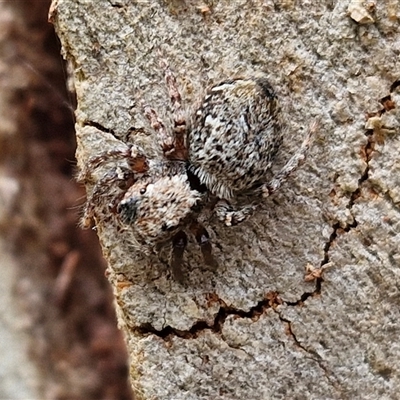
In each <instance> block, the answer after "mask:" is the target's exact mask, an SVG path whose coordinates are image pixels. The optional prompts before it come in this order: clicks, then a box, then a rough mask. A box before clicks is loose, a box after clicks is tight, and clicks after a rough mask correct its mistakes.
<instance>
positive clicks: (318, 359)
mask: <svg viewBox="0 0 400 400" xmlns="http://www.w3.org/2000/svg"><path fill="white" fill-rule="evenodd" d="M278 316H279V319H280V320H281V321H282V322H284V323H285V324H286V326H287V333H288V334H289V336H290V337H291V338H292V339H293V342H294V343H295V345H296V346H297V347H299V348H300V349H301V350H302V351H304V352H305V353H306V354H307V357H308V358H309V359H310V360H312V361H314V362H315V363H317V364H318V366H319V368H320V369H321V370H322V371H323V373H324V375H325V377H326V379H327V380H328V382H329V383H330V384H331V385H332V386H333V387H335V388H336V389H337V390H338V391H341V390H340V387H339V386H338V383H337V382H336V381H334V380H332V373H331V371H328V369H327V368H326V366H325V365H324V363H323V359H322V358H321V356H320V355H319V354H318V353H317V352H315V351H313V350H310V349H307V348H306V347H305V346H303V345H302V344H301V342H300V341H299V339H297V337H296V335H295V333H294V332H293V329H292V321H290V320H288V319H286V318H284V317H283V316H282V315H281V314H280V313H279V312H278Z"/></svg>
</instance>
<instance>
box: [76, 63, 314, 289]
mask: <svg viewBox="0 0 400 400" xmlns="http://www.w3.org/2000/svg"><path fill="white" fill-rule="evenodd" d="M161 67H162V69H163V70H164V73H165V79H166V84H167V87H168V92H169V97H170V101H171V104H172V109H173V128H172V129H169V130H168V129H167V128H166V125H165V124H164V123H163V122H162V121H161V120H160V118H159V117H158V116H157V114H156V112H155V111H154V110H153V109H152V108H151V107H150V106H149V105H147V104H143V109H144V114H145V116H146V118H147V119H148V121H149V123H150V125H151V127H152V129H153V130H154V132H155V139H156V140H155V143H156V146H161V149H160V150H161V154H162V159H156V160H154V159H149V158H148V157H146V155H145V153H144V151H143V150H142V149H141V148H139V147H138V146H136V145H131V146H129V147H127V148H126V150H113V151H107V152H104V153H103V154H100V155H98V156H97V157H94V158H91V159H90V160H89V161H88V162H87V163H86V165H85V168H84V169H83V171H82V172H81V175H80V178H81V179H82V180H84V181H88V180H89V179H90V177H91V174H92V172H93V171H94V170H95V169H96V168H98V167H100V166H101V165H103V164H105V163H109V162H115V161H117V160H121V159H122V160H125V163H126V164H125V165H127V166H126V167H117V168H114V169H111V170H109V171H108V172H107V173H106V174H105V175H104V176H103V177H102V178H101V179H100V180H99V181H98V182H97V183H95V185H94V187H93V190H92V191H91V194H90V195H89V196H88V200H87V203H86V206H85V211H84V217H83V221H84V225H86V226H88V225H90V222H91V220H92V219H93V218H94V219H95V220H96V222H97V220H98V219H104V218H105V216H112V218H114V219H115V220H116V221H117V222H118V225H119V226H122V227H123V229H131V230H132V233H133V237H134V240H135V243H134V245H135V246H136V248H137V249H138V250H140V251H145V252H146V251H147V252H152V251H154V250H157V249H159V248H160V246H162V245H163V244H165V243H166V242H168V241H170V240H172V252H171V261H170V263H171V268H172V273H173V276H174V277H175V279H177V280H179V281H182V279H183V274H182V269H181V265H182V261H183V256H184V251H185V247H186V245H187V240H188V239H187V235H186V233H187V232H191V233H192V234H194V236H195V238H196V240H197V242H198V244H199V245H200V249H201V252H202V254H203V257H204V260H205V263H206V264H208V265H210V266H212V267H214V268H215V267H216V262H215V260H214V257H213V255H212V251H211V250H212V249H211V243H210V238H209V235H208V233H207V231H206V229H205V228H204V227H203V226H202V224H201V223H199V222H198V218H199V217H200V216H201V214H202V213H203V214H204V213H205V212H213V213H215V215H216V216H217V217H218V218H219V219H220V220H221V221H223V222H224V223H225V225H227V226H230V225H235V224H237V223H239V222H241V221H243V220H244V219H246V218H247V217H248V216H249V215H251V214H252V213H253V212H254V210H255V209H256V207H257V203H260V201H261V200H262V198H263V197H264V198H265V197H268V196H270V195H271V194H272V193H274V192H275V191H277V190H278V189H279V188H280V187H281V186H282V184H283V182H285V180H286V178H287V177H288V176H289V174H290V173H291V172H293V171H294V170H295V169H296V168H297V167H298V166H299V165H300V163H301V162H302V161H303V160H304V159H305V156H306V152H307V150H308V148H309V146H310V141H311V136H312V134H313V133H314V131H315V130H316V124H313V125H312V126H311V127H310V129H309V131H308V133H307V135H306V137H305V139H304V141H303V143H302V145H301V147H300V148H299V149H298V150H297V152H296V153H295V154H294V155H293V156H292V157H291V158H290V160H289V161H288V162H287V163H286V165H285V166H284V167H283V168H282V169H281V171H280V172H278V173H277V174H276V175H275V176H274V177H273V178H272V180H270V181H267V178H266V173H267V172H270V170H271V166H272V163H273V160H274V157H275V155H276V153H277V152H278V150H279V148H280V145H281V142H282V138H283V130H282V128H281V117H280V109H279V104H278V101H277V97H276V95H275V93H274V91H273V89H272V88H271V86H270V85H269V83H268V81H267V80H266V77H265V76H264V75H256V76H254V77H249V78H236V79H230V80H226V81H223V82H221V83H218V84H217V85H214V86H212V87H211V88H209V90H208V91H207V93H206V95H205V97H204V98H203V100H202V104H201V106H200V107H199V108H198V109H197V111H196V112H195V113H194V115H193V116H192V118H191V121H187V120H186V118H185V112H184V109H183V107H182V104H181V96H180V93H179V91H178V88H177V83H176V79H175V77H174V75H173V74H172V72H171V70H170V68H169V66H168V64H167V62H166V61H165V60H162V61H161Z"/></svg>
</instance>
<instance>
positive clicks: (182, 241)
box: [170, 231, 188, 283]
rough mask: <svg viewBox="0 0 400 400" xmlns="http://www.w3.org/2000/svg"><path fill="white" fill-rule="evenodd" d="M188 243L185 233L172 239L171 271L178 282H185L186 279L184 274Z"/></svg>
mask: <svg viewBox="0 0 400 400" xmlns="http://www.w3.org/2000/svg"><path fill="white" fill-rule="evenodd" d="M187 243H188V239H187V235H186V233H185V232H183V231H179V232H178V233H176V234H175V235H174V237H173V238H172V252H171V261H170V266H171V271H172V275H173V277H174V279H176V280H177V281H178V282H181V283H182V282H184V280H185V277H184V274H183V272H182V264H183V255H184V253H185V249H186V246H187Z"/></svg>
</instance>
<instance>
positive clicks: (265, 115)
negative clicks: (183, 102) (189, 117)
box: [187, 76, 282, 199]
mask: <svg viewBox="0 0 400 400" xmlns="http://www.w3.org/2000/svg"><path fill="white" fill-rule="evenodd" d="M281 142H282V131H281V125H280V112H279V106H278V103H277V98H276V96H275V93H274V91H273V89H272V88H271V86H270V85H269V83H268V81H267V80H266V79H265V78H264V77H263V76H258V77H255V78H247V79H235V80H228V81H225V82H221V83H220V84H218V85H216V86H213V87H211V88H210V89H209V91H208V92H207V94H206V96H205V98H204V101H203V104H202V105H201V107H200V108H199V109H198V111H197V112H196V113H195V115H194V121H193V123H192V129H191V130H190V131H189V133H188V140H187V146H188V150H189V163H190V166H191V167H190V168H191V170H192V172H193V173H194V174H195V175H196V176H198V178H199V179H200V181H201V183H204V184H205V185H206V186H207V188H208V189H209V190H210V191H211V192H212V193H213V194H215V195H216V196H218V197H220V198H225V199H229V198H231V197H233V196H235V195H236V194H240V193H243V192H245V191H247V190H249V189H251V188H253V187H254V186H255V185H257V184H262V183H263V182H265V181H266V179H267V177H266V176H265V174H266V171H268V170H269V169H270V168H271V165H272V160H273V158H274V156H275V154H276V152H277V150H278V148H279V146H280V145H281Z"/></svg>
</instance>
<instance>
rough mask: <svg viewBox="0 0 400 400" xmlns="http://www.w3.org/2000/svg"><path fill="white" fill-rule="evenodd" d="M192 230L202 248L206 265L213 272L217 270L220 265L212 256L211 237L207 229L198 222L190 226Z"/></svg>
mask: <svg viewBox="0 0 400 400" xmlns="http://www.w3.org/2000/svg"><path fill="white" fill-rule="evenodd" d="M190 230H191V231H192V233H193V234H194V236H195V238H196V241H197V243H198V244H199V246H200V250H201V253H202V254H203V259H204V262H205V264H206V265H209V266H210V267H212V269H213V270H215V269H216V268H217V266H218V264H217V262H216V260H215V258H214V256H213V254H212V246H211V240H210V235H209V234H208V232H207V230H206V228H204V226H203V225H201V224H200V223H199V222H197V221H196V222H193V223H192V224H191V225H190Z"/></svg>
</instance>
